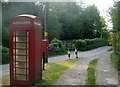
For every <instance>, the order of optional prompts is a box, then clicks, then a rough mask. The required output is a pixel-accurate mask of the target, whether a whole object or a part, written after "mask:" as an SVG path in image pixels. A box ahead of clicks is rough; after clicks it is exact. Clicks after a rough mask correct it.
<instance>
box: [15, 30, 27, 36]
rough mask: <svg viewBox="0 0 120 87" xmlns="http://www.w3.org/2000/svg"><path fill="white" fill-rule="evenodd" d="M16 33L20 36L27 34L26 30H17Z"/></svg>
mask: <svg viewBox="0 0 120 87" xmlns="http://www.w3.org/2000/svg"><path fill="white" fill-rule="evenodd" d="M16 35H18V36H26V30H17V31H16Z"/></svg>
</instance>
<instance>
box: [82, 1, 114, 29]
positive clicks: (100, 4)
mask: <svg viewBox="0 0 120 87" xmlns="http://www.w3.org/2000/svg"><path fill="white" fill-rule="evenodd" d="M83 2H84V3H85V4H86V5H92V4H95V5H96V6H97V8H98V9H99V11H100V15H101V16H103V17H104V19H105V21H106V25H108V29H111V28H112V22H111V21H110V19H111V17H110V15H109V14H108V12H107V11H108V9H109V8H110V7H112V6H113V4H114V2H113V0H83Z"/></svg>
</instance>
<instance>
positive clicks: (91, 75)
mask: <svg viewBox="0 0 120 87" xmlns="http://www.w3.org/2000/svg"><path fill="white" fill-rule="evenodd" d="M97 61H98V59H94V60H92V61H91V62H90V63H89V65H88V68H87V85H88V86H89V87H95V84H96V76H95V70H96V65H97Z"/></svg>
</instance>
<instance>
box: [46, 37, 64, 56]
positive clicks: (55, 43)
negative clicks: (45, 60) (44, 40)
mask: <svg viewBox="0 0 120 87" xmlns="http://www.w3.org/2000/svg"><path fill="white" fill-rule="evenodd" d="M48 51H49V55H55V54H62V53H65V48H64V46H63V45H62V41H61V40H58V39H56V38H54V39H53V40H52V41H51V43H50V44H49V49H48Z"/></svg>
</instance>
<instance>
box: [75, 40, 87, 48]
mask: <svg viewBox="0 0 120 87" xmlns="http://www.w3.org/2000/svg"><path fill="white" fill-rule="evenodd" d="M86 44H87V43H86V41H85V40H76V41H75V46H76V48H77V49H78V50H85V46H86Z"/></svg>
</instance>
